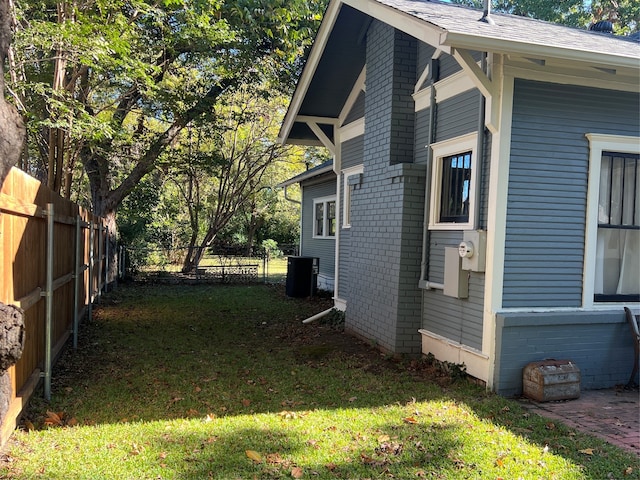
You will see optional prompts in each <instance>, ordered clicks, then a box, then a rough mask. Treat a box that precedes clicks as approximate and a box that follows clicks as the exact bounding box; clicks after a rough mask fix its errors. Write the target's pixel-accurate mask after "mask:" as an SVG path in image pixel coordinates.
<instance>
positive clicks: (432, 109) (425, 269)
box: [420, 59, 440, 286]
mask: <svg viewBox="0 0 640 480" xmlns="http://www.w3.org/2000/svg"><path fill="white" fill-rule="evenodd" d="M429 77H431V96H430V103H429V133H428V136H427V175H426V179H425V190H424V191H425V195H424V218H423V228H424V235H423V236H422V260H421V262H420V284H421V285H423V284H424V285H427V286H428V283H429V254H428V251H429V249H430V242H431V231H430V230H429V209H430V208H431V205H430V202H431V195H430V192H431V170H432V168H431V161H432V156H433V151H432V150H431V144H432V143H433V141H434V140H435V137H436V125H435V124H436V120H437V114H438V112H437V110H438V106H437V104H436V87H435V83H436V82H437V81H438V80H439V77H440V60H439V59H433V60H431V71H430V72H429Z"/></svg>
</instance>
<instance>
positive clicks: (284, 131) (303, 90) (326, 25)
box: [278, 1, 342, 143]
mask: <svg viewBox="0 0 640 480" xmlns="http://www.w3.org/2000/svg"><path fill="white" fill-rule="evenodd" d="M341 6H342V3H341V2H340V1H332V2H330V3H329V5H328V6H327V10H326V12H325V14H324V17H323V19H322V23H321V24H320V29H319V30H318V34H317V35H316V39H315V41H314V42H313V46H312V47H311V52H310V53H309V58H308V59H307V62H306V64H305V66H304V69H303V70H302V75H301V76H300V79H299V80H298V86H297V88H296V91H295V93H294V94H293V97H292V99H291V103H290V105H289V110H287V114H286V115H285V117H284V120H283V121H282V128H281V129H280V137H279V138H278V140H279V141H280V143H285V142H286V141H287V138H288V137H289V134H290V133H291V128H293V124H294V123H295V121H296V117H297V116H298V112H299V111H300V106H301V105H302V101H303V100H304V97H305V96H306V94H307V90H308V89H309V85H310V84H311V80H312V79H313V76H314V74H315V72H316V68H317V66H318V62H319V61H320V57H322V53H323V52H324V49H325V47H326V45H327V40H328V39H329V35H330V34H331V30H332V29H333V25H334V24H335V21H336V18H338V13H339V12H340V7H341Z"/></svg>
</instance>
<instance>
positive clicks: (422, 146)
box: [414, 108, 431, 165]
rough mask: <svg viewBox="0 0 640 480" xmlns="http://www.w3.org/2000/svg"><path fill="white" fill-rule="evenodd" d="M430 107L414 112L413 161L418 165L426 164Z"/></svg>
mask: <svg viewBox="0 0 640 480" xmlns="http://www.w3.org/2000/svg"><path fill="white" fill-rule="evenodd" d="M430 111H431V109H430V108H426V109H424V110H420V111H419V112H416V133H415V137H414V138H415V153H414V161H415V163H417V164H420V165H426V164H427V158H428V155H429V152H428V149H427V145H428V144H429V112H430Z"/></svg>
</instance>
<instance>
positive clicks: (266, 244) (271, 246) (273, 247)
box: [262, 238, 282, 258]
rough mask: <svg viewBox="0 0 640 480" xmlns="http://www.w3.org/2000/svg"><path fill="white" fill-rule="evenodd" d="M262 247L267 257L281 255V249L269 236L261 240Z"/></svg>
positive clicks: (278, 256)
mask: <svg viewBox="0 0 640 480" xmlns="http://www.w3.org/2000/svg"><path fill="white" fill-rule="evenodd" d="M262 249H263V250H264V252H265V253H266V254H267V256H268V258H281V257H282V251H281V250H280V249H279V248H278V242H276V241H275V240H273V239H271V238H268V239H267V240H263V241H262Z"/></svg>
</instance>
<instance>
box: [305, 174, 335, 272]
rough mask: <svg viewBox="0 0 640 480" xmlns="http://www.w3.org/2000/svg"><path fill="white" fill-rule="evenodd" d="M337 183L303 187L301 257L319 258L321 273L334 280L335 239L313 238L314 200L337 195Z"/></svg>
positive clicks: (333, 181) (331, 182)
mask: <svg viewBox="0 0 640 480" xmlns="http://www.w3.org/2000/svg"><path fill="white" fill-rule="evenodd" d="M335 193H336V181H335V179H334V180H331V181H330V182H326V183H319V184H316V185H303V186H302V244H301V246H300V255H302V256H308V257H318V258H319V259H320V273H321V274H324V275H328V276H330V277H332V278H333V276H334V272H335V245H336V242H335V239H333V238H313V199H314V198H320V197H327V196H330V195H335Z"/></svg>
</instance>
